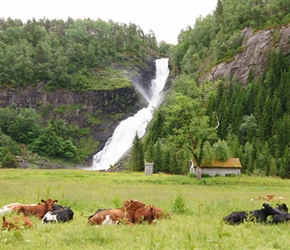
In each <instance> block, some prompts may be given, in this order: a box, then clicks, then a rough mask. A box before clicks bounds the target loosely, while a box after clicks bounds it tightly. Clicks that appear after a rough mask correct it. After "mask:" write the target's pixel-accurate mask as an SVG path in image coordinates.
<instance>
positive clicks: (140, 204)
mask: <svg viewBox="0 0 290 250" xmlns="http://www.w3.org/2000/svg"><path fill="white" fill-rule="evenodd" d="M129 207H130V209H132V210H133V211H136V209H138V208H141V207H145V204H144V203H143V202H141V201H138V200H130V202H129Z"/></svg>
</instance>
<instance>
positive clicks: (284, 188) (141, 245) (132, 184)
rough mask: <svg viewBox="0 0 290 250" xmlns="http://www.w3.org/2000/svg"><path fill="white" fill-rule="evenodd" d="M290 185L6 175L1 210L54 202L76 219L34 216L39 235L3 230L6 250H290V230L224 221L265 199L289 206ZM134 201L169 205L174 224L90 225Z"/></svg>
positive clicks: (1, 175)
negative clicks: (94, 217) (45, 220)
mask: <svg viewBox="0 0 290 250" xmlns="http://www.w3.org/2000/svg"><path fill="white" fill-rule="evenodd" d="M289 184H290V181H288V180H280V179H274V178H262V177H259V178H257V177H245V176H241V177H215V178H204V179H202V180H201V181H198V180H196V179H194V178H189V177H187V176H177V175H176V176H172V175H157V174H156V175H155V174H154V175H152V176H146V175H144V174H143V173H103V172H95V171H84V170H19V169H11V170H10V169H8V170H0V188H1V195H0V207H1V206H4V205H6V204H9V203H13V202H22V203H37V202H39V201H40V200H41V199H47V198H52V199H58V201H59V202H58V203H59V204H61V205H64V206H71V208H72V210H73V211H74V213H75V215H74V219H73V220H72V221H71V222H69V223H64V224H45V225H42V224H41V222H40V221H39V220H38V219H36V218H33V217H32V220H33V222H34V226H33V228H32V229H26V230H19V231H2V232H1V233H0V249H15V250H18V249H50V250H51V249H129V250H130V249H146V250H147V249H150V250H151V249H158V250H159V249H288V248H289V245H290V239H289V237H288V231H289V225H288V224H281V225H270V224H266V225H264V224H254V223H245V224H242V225H239V226H230V225H226V224H224V223H223V221H222V218H223V217H224V216H225V215H228V214H229V213H231V212H232V211H234V210H252V209H259V208H261V207H262V203H263V201H261V200H254V201H252V202H250V199H251V198H255V197H258V196H260V195H262V196H265V195H268V194H275V197H278V196H283V197H284V198H285V202H286V204H287V202H288V199H289V197H290V185H289ZM128 199H139V200H141V201H143V202H144V203H146V204H148V205H151V204H153V205H155V206H158V207H161V208H163V209H164V210H165V211H168V212H170V213H171V214H172V218H171V219H164V220H159V221H157V222H156V223H154V225H147V224H141V225H135V226H128V225H116V226H103V227H102V226H101V227H95V226H89V225H88V224H87V218H88V216H89V215H91V214H93V213H94V212H95V211H96V210H97V209H98V208H112V207H119V206H122V203H123V202H124V201H125V200H128ZM270 204H271V205H273V206H274V205H275V202H271V203H270ZM289 205H290V203H289V204H288V206H289ZM1 219H2V218H1Z"/></svg>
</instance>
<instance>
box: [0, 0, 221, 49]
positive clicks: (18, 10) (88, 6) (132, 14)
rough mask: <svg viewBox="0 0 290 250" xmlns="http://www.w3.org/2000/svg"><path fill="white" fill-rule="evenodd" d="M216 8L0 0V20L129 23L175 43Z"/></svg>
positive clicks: (178, 3) (188, 2)
mask: <svg viewBox="0 0 290 250" xmlns="http://www.w3.org/2000/svg"><path fill="white" fill-rule="evenodd" d="M216 5H217V0H167V1H166V0H127V1H123V0H119V1H118V0H107V1H104V0H83V1H81V0H50V1H48V0H30V1H26V0H22V1H21V0H9V1H7V0H0V18H5V19H6V18H7V17H11V18H12V19H16V18H17V19H21V20H23V21H24V22H26V21H27V19H32V18H35V19H36V20H38V19H39V18H43V17H45V18H47V19H54V18H56V19H63V20H64V21H66V20H67V18H68V17H71V18H73V19H78V18H80V19H84V18H90V19H92V20H97V19H98V18H100V19H102V20H104V21H108V20H110V19H111V20H113V21H114V22H119V23H126V24H129V23H130V22H132V23H135V24H136V25H139V26H140V27H141V29H142V30H143V31H144V32H145V33H146V34H147V33H148V31H149V30H150V29H151V30H153V32H154V34H155V36H156V38H157V41H158V42H160V41H161V40H163V41H165V42H167V43H172V44H177V37H178V35H179V33H180V31H181V30H182V29H186V28H187V27H188V26H193V25H194V23H195V20H196V18H198V17H199V16H202V17H205V16H206V15H207V14H212V12H213V11H214V10H215V8H216Z"/></svg>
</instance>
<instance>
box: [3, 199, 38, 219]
mask: <svg viewBox="0 0 290 250" xmlns="http://www.w3.org/2000/svg"><path fill="white" fill-rule="evenodd" d="M24 205H25V204H22V203H17V202H15V203H11V204H8V205H5V206H3V207H2V208H0V216H2V215H4V214H7V213H9V212H13V211H15V210H17V208H18V207H20V206H24ZM26 205H28V206H35V205H37V204H26Z"/></svg>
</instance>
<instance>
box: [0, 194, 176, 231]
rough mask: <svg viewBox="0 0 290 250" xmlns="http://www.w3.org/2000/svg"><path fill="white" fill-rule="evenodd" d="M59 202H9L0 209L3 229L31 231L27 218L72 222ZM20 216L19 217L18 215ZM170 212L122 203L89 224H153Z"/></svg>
mask: <svg viewBox="0 0 290 250" xmlns="http://www.w3.org/2000/svg"><path fill="white" fill-rule="evenodd" d="M57 202H58V200H52V199H47V200H41V203H38V204H20V203H12V204H9V205H5V206H3V207H2V208H1V209H0V216H3V221H2V229H7V230H10V229H20V228H23V227H25V228H30V227H32V226H33V222H32V221H31V219H30V218H29V216H35V217H37V218H39V219H41V221H42V224H45V223H49V222H68V221H70V220H72V219H73V216H74V212H73V211H72V209H71V208H70V207H63V206H61V205H58V204H55V203H57ZM9 212H14V213H15V215H14V216H12V217H10V218H6V216H5V214H7V213H9ZM20 215H22V216H20ZM169 217H171V215H170V214H169V213H164V212H163V210H162V209H161V208H159V207H156V206H154V205H147V206H146V205H145V204H144V203H143V202H141V201H138V200H135V199H134V200H128V201H125V203H124V205H123V207H122V208H114V209H98V210H97V211H96V212H95V213H94V214H93V215H91V216H89V218H88V224H89V225H112V224H120V223H125V224H138V223H142V222H148V223H149V224H152V223H153V222H154V221H155V220H157V219H161V218H169Z"/></svg>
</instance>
